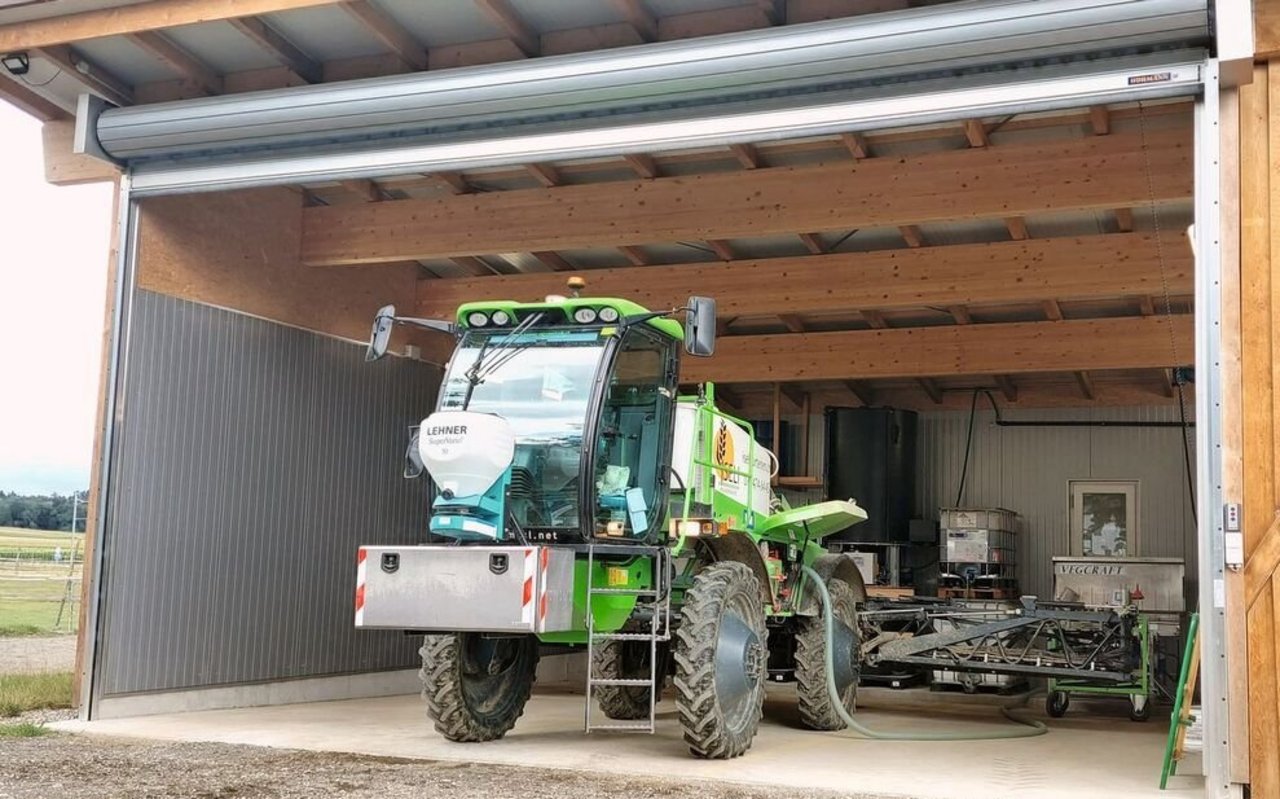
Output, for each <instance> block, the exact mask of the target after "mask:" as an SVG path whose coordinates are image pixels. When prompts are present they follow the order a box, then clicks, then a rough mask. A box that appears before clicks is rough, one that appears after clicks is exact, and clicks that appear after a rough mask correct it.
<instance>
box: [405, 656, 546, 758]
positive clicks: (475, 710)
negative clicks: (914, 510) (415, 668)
mask: <svg viewBox="0 0 1280 799" xmlns="http://www.w3.org/2000/svg"><path fill="white" fill-rule="evenodd" d="M420 653H421V655H422V671H421V672H420V673H419V676H420V677H421V678H422V698H423V699H425V700H426V701H427V716H428V717H429V718H430V719H431V720H432V721H433V722H434V723H435V728H436V731H437V732H439V733H440V734H441V735H443V736H444V737H445V738H448V739H449V740H450V741H457V742H459V743H475V742H479V741H493V740H496V739H498V738H501V737H502V736H504V735H506V734H507V732H508V731H509V730H510V729H511V728H512V727H514V726H515V724H516V719H518V718H520V714H521V713H523V712H524V706H525V703H526V702H527V701H529V693H530V691H532V690H533V680H534V673H535V672H536V671H537V667H538V639H537V638H534V637H533V636H531V635H529V636H516V637H510V638H486V637H485V636H483V635H481V634H480V633H441V634H432V635H427V636H426V638H425V640H424V641H423V643H422V649H421V650H420Z"/></svg>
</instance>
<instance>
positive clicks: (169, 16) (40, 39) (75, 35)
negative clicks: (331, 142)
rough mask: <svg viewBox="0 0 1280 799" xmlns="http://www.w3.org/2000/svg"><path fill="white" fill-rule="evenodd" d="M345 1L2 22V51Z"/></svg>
mask: <svg viewBox="0 0 1280 799" xmlns="http://www.w3.org/2000/svg"><path fill="white" fill-rule="evenodd" d="M338 1H339V0H235V1H234V2H227V0H222V2H209V0H150V2H142V3H136V4H133V5H125V6H112V7H110V8H99V9H94V10H92V11H80V12H75V13H71V14H63V15H61V16H56V17H48V18H46V19H37V20H30V21H27V22H14V23H10V24H8V25H0V52H4V53H9V52H14V51H16V50H34V49H36V48H40V47H49V46H51V45H55V44H69V43H71V42H77V41H80V40H82V39H98V38H102V37H104V36H125V35H128V34H131V33H142V32H145V31H152V30H159V29H161V28H169V27H175V26H178V25H194V24H197V23H200V22H217V21H220V20H230V19H236V18H239V17H252V16H258V15H261V14H272V13H276V12H279V11H289V10H292V9H297V8H310V7H314V6H327V5H333V4H334V3H336V2H338Z"/></svg>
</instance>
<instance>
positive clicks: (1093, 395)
mask: <svg viewBox="0 0 1280 799" xmlns="http://www.w3.org/2000/svg"><path fill="white" fill-rule="evenodd" d="M1076 385H1077V386H1079V387H1080V394H1081V396H1083V397H1084V398H1085V399H1087V400H1093V399H1097V398H1098V393H1097V390H1096V389H1095V388H1094V387H1093V378H1092V377H1090V376H1089V373H1088V372H1086V371H1084V370H1083V369H1081V370H1080V371H1077V372H1076Z"/></svg>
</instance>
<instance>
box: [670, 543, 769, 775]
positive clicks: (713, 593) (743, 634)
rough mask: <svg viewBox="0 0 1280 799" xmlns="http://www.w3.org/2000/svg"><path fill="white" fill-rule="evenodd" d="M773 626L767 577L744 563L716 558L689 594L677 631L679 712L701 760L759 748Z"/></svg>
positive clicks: (696, 580) (677, 701) (733, 754)
mask: <svg viewBox="0 0 1280 799" xmlns="http://www.w3.org/2000/svg"><path fill="white" fill-rule="evenodd" d="M767 644H768V631H767V630H766V629H765V624H764V605H763V603H762V601H761V598H760V581H759V580H757V579H756V576H755V575H754V574H752V572H751V569H750V568H749V567H747V566H746V565H744V564H741V563H736V562H733V561H721V562H719V563H713V564H711V565H710V566H708V567H707V568H706V569H704V570H703V571H701V572H700V573H699V574H698V575H697V577H695V578H694V581H693V587H692V588H690V589H689V591H688V593H686V594H685V601H684V607H683V608H682V610H681V615H680V629H679V630H677V631H676V645H675V646H676V648H675V660H676V676H675V688H676V710H677V711H678V712H679V715H680V726H681V727H682V728H683V729H684V740H685V743H687V744H688V745H689V751H690V752H692V753H693V754H694V755H695V756H696V757H703V758H716V759H724V758H730V757H737V756H738V755H741V754H742V753H743V752H746V751H747V750H748V749H750V748H751V741H752V739H754V738H755V735H756V729H757V728H758V727H759V725H760V717H761V715H762V712H763V707H764V680H765V675H766V672H767V671H768V668H767V662H768V652H769V650H768V646H767Z"/></svg>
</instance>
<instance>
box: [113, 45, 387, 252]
mask: <svg viewBox="0 0 1280 799" xmlns="http://www.w3.org/2000/svg"><path fill="white" fill-rule="evenodd" d="M129 40H130V41H131V42H133V43H134V44H136V45H137V46H138V47H140V48H142V49H143V50H145V51H146V52H148V53H150V54H151V55H152V56H154V57H155V58H157V59H159V60H160V61H162V62H164V63H165V64H168V65H169V66H170V67H171V68H172V69H174V70H175V71H176V72H177V73H178V74H180V75H182V77H184V78H186V79H187V80H189V81H191V82H192V83H194V84H195V85H196V86H199V87H200V89H201V90H202V91H204V92H207V93H208V94H221V93H222V90H223V83H222V76H221V75H219V74H218V73H217V72H216V71H215V70H214V69H213V67H210V66H209V65H208V64H206V63H204V62H203V61H201V60H200V59H198V58H196V57H195V56H193V55H191V54H190V53H188V52H187V51H186V50H184V49H182V48H181V47H179V46H178V45H176V44H174V43H173V42H172V41H171V40H170V39H169V38H168V37H167V36H165V35H164V34H161V33H156V32H155V31H143V32H140V33H131V34H129ZM401 260H403V259H401Z"/></svg>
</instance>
